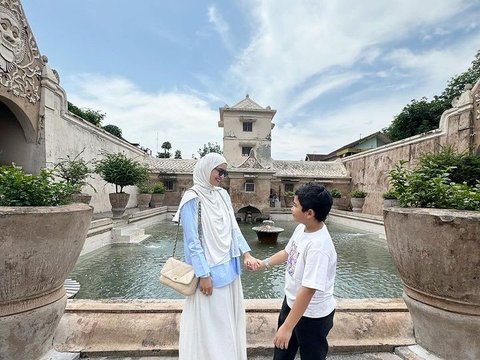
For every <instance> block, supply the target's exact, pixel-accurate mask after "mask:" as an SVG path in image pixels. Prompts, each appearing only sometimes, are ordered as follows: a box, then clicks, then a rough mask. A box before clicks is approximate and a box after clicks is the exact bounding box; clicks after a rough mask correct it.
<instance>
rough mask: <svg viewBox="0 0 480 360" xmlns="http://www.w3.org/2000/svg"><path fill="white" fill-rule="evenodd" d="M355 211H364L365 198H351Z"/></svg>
mask: <svg viewBox="0 0 480 360" xmlns="http://www.w3.org/2000/svg"><path fill="white" fill-rule="evenodd" d="M350 202H351V203H352V211H353V212H359V213H361V212H362V208H363V204H365V198H351V199H350Z"/></svg>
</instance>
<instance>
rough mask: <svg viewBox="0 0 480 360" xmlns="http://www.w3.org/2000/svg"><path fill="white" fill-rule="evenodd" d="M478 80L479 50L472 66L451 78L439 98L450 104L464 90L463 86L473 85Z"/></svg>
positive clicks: (479, 69) (479, 76) (479, 68)
mask: <svg viewBox="0 0 480 360" xmlns="http://www.w3.org/2000/svg"><path fill="white" fill-rule="evenodd" d="M478 79H480V50H479V51H478V52H477V54H476V55H475V59H474V60H473V61H472V66H470V67H469V68H468V70H467V71H465V72H463V73H461V74H459V75H457V76H454V77H453V78H451V79H450V81H449V82H448V85H447V88H446V89H445V90H444V91H443V93H442V95H441V96H440V97H441V98H442V99H444V100H445V101H447V102H448V103H451V102H452V100H453V99H454V98H455V97H457V96H460V94H461V93H462V92H463V90H464V89H465V85H467V84H472V85H474V84H475V83H476V82H477V80H478Z"/></svg>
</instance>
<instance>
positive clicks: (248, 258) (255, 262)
mask: <svg viewBox="0 0 480 360" xmlns="http://www.w3.org/2000/svg"><path fill="white" fill-rule="evenodd" d="M261 263H262V260H259V259H257V258H254V257H253V256H252V255H250V253H249V252H246V253H245V254H244V255H243V264H244V265H245V267H246V268H247V269H248V270H250V271H257V270H260V269H261Z"/></svg>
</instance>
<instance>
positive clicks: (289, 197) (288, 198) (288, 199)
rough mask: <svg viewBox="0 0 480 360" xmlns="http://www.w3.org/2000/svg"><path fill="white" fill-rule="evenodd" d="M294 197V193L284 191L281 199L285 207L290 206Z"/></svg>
mask: <svg viewBox="0 0 480 360" xmlns="http://www.w3.org/2000/svg"><path fill="white" fill-rule="evenodd" d="M294 197H295V193H294V192H293V191H285V192H284V193H283V199H284V201H285V207H290V206H292V204H293V199H294Z"/></svg>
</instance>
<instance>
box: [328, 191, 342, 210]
mask: <svg viewBox="0 0 480 360" xmlns="http://www.w3.org/2000/svg"><path fill="white" fill-rule="evenodd" d="M330 195H332V199H333V204H332V209H339V208H340V204H339V202H340V199H341V198H342V193H341V192H340V191H339V190H338V189H335V188H334V189H332V190H331V191H330Z"/></svg>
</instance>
